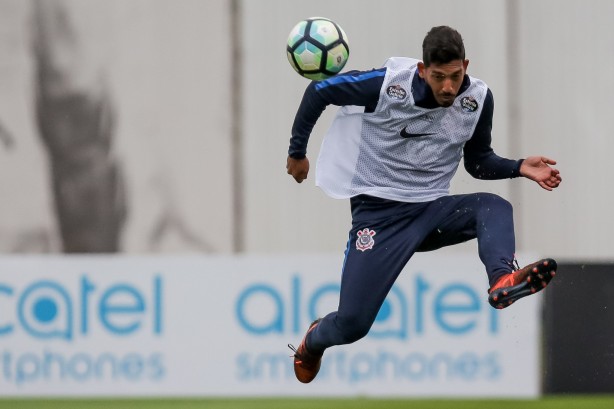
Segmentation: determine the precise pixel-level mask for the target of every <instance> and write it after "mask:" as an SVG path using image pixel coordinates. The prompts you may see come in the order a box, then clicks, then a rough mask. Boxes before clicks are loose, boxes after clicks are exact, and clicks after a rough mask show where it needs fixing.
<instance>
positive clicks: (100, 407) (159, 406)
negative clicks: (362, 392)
mask: <svg viewBox="0 0 614 409" xmlns="http://www.w3.org/2000/svg"><path fill="white" fill-rule="evenodd" d="M5 408H6V409H81V408H85V409H106V408H109V409H401V408H403V409H405V408H411V409H444V408H445V409H448V408H449V409H474V408H480V409H481V408H484V409H487V408H488V409H516V408H522V409H532V408H539V409H576V408H577V409H612V408H614V395H612V396H598V395H597V396H596V395H587V396H554V397H546V398H542V399H538V400H494V399H479V400H475V399H471V400H470V399H466V400H464V399H427V400H424V399H370V398H361V399H264V398H254V399H236V398H235V399H122V400H119V399H98V400H89V399H87V400H86V399H0V409H5Z"/></svg>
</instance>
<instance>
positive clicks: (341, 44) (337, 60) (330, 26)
mask: <svg viewBox="0 0 614 409" xmlns="http://www.w3.org/2000/svg"><path fill="white" fill-rule="evenodd" d="M286 51H287V55H288V61H290V65H291V66H292V68H294V70H295V71H296V72H298V73H299V74H300V75H302V76H303V77H305V78H309V79H311V80H323V79H326V78H329V77H332V76H333V75H336V74H338V73H339V72H340V71H341V69H343V67H344V66H345V63H346V62H347V60H348V57H349V56H350V48H349V46H348V39H347V36H346V35H345V32H344V31H343V29H342V28H341V27H339V25H338V24H337V23H335V22H334V21H332V20H329V19H327V18H323V17H311V18H308V19H307V20H303V21H301V22H299V23H298V24H297V25H296V26H294V28H293V29H292V31H291V32H290V35H289V36H288V45H287V47H286Z"/></svg>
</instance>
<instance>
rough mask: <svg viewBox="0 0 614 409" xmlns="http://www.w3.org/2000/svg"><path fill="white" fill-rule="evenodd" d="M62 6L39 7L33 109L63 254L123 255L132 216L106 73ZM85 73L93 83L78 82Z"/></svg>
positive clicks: (46, 0) (48, 1)
mask: <svg viewBox="0 0 614 409" xmlns="http://www.w3.org/2000/svg"><path fill="white" fill-rule="evenodd" d="M72 23H73V22H72V21H71V16H70V13H68V11H67V9H66V5H65V3H64V2H62V1H55V0H39V1H35V2H34V3H33V20H32V24H33V30H32V32H33V34H34V35H33V56H34V61H35V109H36V121H37V125H38V130H39V133H40V136H41V138H42V140H43V142H44V146H45V147H46V149H47V153H48V155H49V160H50V166H51V178H52V181H51V184H52V187H53V195H54V204H55V212H56V215H57V220H58V225H59V230H60V235H61V242H62V251H64V252H66V253H108V252H117V251H118V250H119V247H120V237H121V232H122V228H123V226H124V221H125V218H126V199H125V191H124V179H123V174H122V170H121V167H120V164H119V163H118V161H117V160H116V159H115V158H114V157H113V155H112V149H111V148H112V143H113V134H114V129H115V127H114V125H115V120H116V112H115V110H114V106H113V100H112V98H111V93H110V91H109V87H108V84H107V78H106V75H105V74H106V73H105V68H104V67H99V66H95V65H94V66H92V64H91V62H90V61H87V60H84V59H83V53H82V49H81V47H84V44H83V42H82V41H81V39H80V38H79V37H78V32H76V30H75V28H74V26H73V24H72ZM83 70H95V72H93V73H87V75H86V77H87V76H91V77H92V78H93V79H94V80H93V81H79V80H78V79H82V78H83V77H84V75H83V72H82V71H83Z"/></svg>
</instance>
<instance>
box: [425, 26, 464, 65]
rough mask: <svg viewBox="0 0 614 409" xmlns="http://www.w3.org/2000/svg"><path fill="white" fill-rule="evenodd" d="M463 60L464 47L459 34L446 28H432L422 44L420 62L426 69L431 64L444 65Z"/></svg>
mask: <svg viewBox="0 0 614 409" xmlns="http://www.w3.org/2000/svg"><path fill="white" fill-rule="evenodd" d="M464 59H465V45H464V44H463V38H462V37H461V35H460V33H459V32H458V31H456V30H454V29H453V28H451V27H448V26H439V27H433V28H431V30H430V31H429V32H428V33H427V34H426V37H424V41H423V42H422V61H423V62H424V65H426V66H427V67H428V66H429V65H431V64H432V63H436V64H445V63H449V62H450V61H454V60H464Z"/></svg>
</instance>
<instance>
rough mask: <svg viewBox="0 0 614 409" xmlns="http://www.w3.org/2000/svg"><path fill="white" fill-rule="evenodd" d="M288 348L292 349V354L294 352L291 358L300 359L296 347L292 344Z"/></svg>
mask: <svg viewBox="0 0 614 409" xmlns="http://www.w3.org/2000/svg"><path fill="white" fill-rule="evenodd" d="M288 348H290V349H291V350H292V352H294V355H290V358H300V356H299V354H298V351H297V349H296V348H295V347H294V345H292V344H288Z"/></svg>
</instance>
